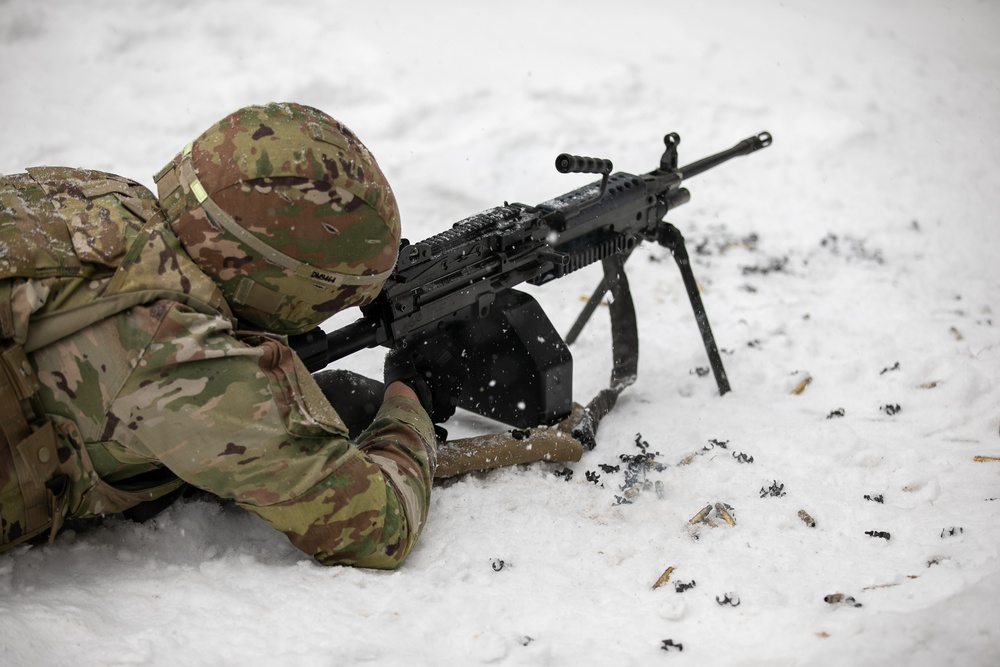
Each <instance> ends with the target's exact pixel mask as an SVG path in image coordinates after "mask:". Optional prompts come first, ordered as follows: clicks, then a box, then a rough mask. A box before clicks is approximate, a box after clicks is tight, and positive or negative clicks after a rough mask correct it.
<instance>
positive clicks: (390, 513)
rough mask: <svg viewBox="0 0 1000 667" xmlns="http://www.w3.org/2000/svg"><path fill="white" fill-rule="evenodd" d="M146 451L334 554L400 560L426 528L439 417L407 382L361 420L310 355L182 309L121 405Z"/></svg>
mask: <svg viewBox="0 0 1000 667" xmlns="http://www.w3.org/2000/svg"><path fill="white" fill-rule="evenodd" d="M113 410H114V411H115V413H116V414H115V418H116V419H117V420H119V422H120V424H121V425H120V427H119V428H118V430H119V431H122V432H123V433H127V434H128V435H127V436H123V438H125V437H127V438H128V441H129V446H130V447H132V448H133V449H135V450H136V452H137V453H140V454H143V455H146V456H150V457H151V458H154V459H156V460H158V461H159V462H161V463H162V464H163V465H165V466H166V467H167V468H169V469H170V470H171V471H173V472H174V473H175V474H176V475H177V476H179V477H181V478H182V479H184V480H185V481H187V482H189V483H191V484H193V485H195V486H197V487H199V488H202V489H205V490H206V491H209V492H211V493H214V494H216V495H219V496H221V497H224V498H231V499H233V500H235V501H236V502H237V504H239V505H240V506H242V507H244V508H246V509H248V510H250V511H251V512H253V513H255V514H257V515H258V516H260V517H262V518H263V519H264V520H265V521H267V522H268V523H269V524H271V525H272V526H274V527H275V528H277V529H278V530H281V531H282V532H284V533H285V534H286V535H287V536H288V538H289V540H291V542H292V543H293V544H294V545H295V546H296V547H298V548H299V549H301V550H303V551H304V552H306V553H308V554H310V555H312V556H314V557H315V558H316V559H317V560H318V561H320V562H322V563H324V564H350V565H359V566H366V567H378V568H392V567H396V566H398V565H399V564H400V563H401V562H402V561H403V560H404V559H405V557H406V555H407V554H408V553H409V551H410V549H412V547H413V544H414V542H415V540H416V538H417V536H418V535H419V533H420V531H421V529H422V528H423V525H424V521H425V520H426V515H427V507H428V504H429V502H430V487H431V481H432V474H433V465H434V445H433V442H434V439H433V438H434V436H433V426H432V425H431V423H430V420H429V419H428V417H427V415H426V413H425V412H424V411H423V410H422V409H421V408H420V406H419V403H417V401H415V400H413V398H412V397H409V396H407V395H405V392H402V393H399V392H398V390H397V389H393V390H391V391H390V392H388V393H387V398H386V400H385V402H384V404H383V405H382V407H381V409H380V410H379V412H378V413H377V415H376V417H375V419H374V421H373V422H372V425H371V426H370V427H369V428H368V429H367V430H366V431H365V432H364V433H362V435H361V436H359V438H358V439H357V443H356V444H355V443H351V442H350V441H349V440H348V437H347V430H346V428H345V427H344V426H343V423H342V422H341V421H340V419H339V418H338V417H337V415H336V413H335V412H333V409H332V408H331V407H330V405H329V403H328V402H327V401H326V399H325V398H324V397H323V396H322V392H320V390H319V388H318V387H317V386H316V385H315V382H314V380H313V379H312V377H311V376H310V375H309V373H308V372H307V371H306V369H305V367H304V366H302V364H301V362H299V361H298V358H297V357H296V356H295V355H294V353H292V351H291V350H290V349H289V348H287V347H286V346H284V345H282V344H280V343H279V342H277V341H275V340H261V341H255V342H254V344H247V343H245V342H241V341H239V340H237V339H236V338H235V337H234V336H233V335H232V332H231V331H230V330H229V328H228V326H227V323H226V321H225V320H222V319H218V318H208V317H205V316H203V315H198V314H195V313H191V312H188V311H185V310H184V309H181V308H173V309H172V312H171V313H170V314H169V315H168V316H167V317H166V318H165V319H164V320H163V324H162V325H161V326H160V328H159V330H158V331H157V333H156V335H155V336H154V341H153V342H152V343H151V344H150V345H149V347H148V348H147V350H146V352H145V354H144V356H143V360H142V362H141V363H140V364H139V366H138V367H137V368H136V370H135V371H134V374H133V376H132V377H131V378H130V379H129V381H128V382H127V383H126V384H125V386H124V388H123V389H122V391H121V393H120V394H119V396H118V397H117V399H116V400H115V403H114V407H113Z"/></svg>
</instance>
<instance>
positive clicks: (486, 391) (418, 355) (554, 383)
mask: <svg viewBox="0 0 1000 667" xmlns="http://www.w3.org/2000/svg"><path fill="white" fill-rule="evenodd" d="M664 144H665V145H666V149H665V150H664V152H663V155H662V157H661V158H660V166H659V167H658V168H657V169H654V170H653V171H651V172H649V173H646V174H642V175H638V176H637V175H633V174H628V173H623V172H616V173H612V163H611V161H610V160H602V159H595V158H589V157H580V156H575V155H569V154H565V153H564V154H562V155H560V156H559V157H557V158H556V169H558V170H559V171H560V172H562V173H589V174H600V176H601V180H600V181H599V182H595V183H592V184H590V185H587V186H585V187H582V188H579V189H577V190H573V191H572V192H568V193H566V194H564V195H561V196H559V197H556V198H555V199H551V200H549V201H546V202H543V203H541V204H538V205H537V206H528V205H525V204H516V203H515V204H508V203H504V205H503V206H498V207H496V208H492V209H489V210H487V211H485V212H483V213H479V214H477V215H473V216H471V217H469V218H466V219H465V220H462V221H461V222H458V223H456V224H455V225H454V226H453V227H452V228H451V229H449V230H447V231H445V232H442V233H440V234H437V235H435V236H432V237H430V238H428V239H425V240H423V241H421V242H419V243H414V244H410V243H409V242H408V241H406V240H405V239H404V240H403V241H402V243H401V247H400V251H399V259H398V261H397V263H396V267H395V270H394V271H393V273H392V275H391V277H390V278H389V279H388V281H387V282H386V284H385V286H384V288H383V289H382V292H381V293H380V294H379V296H378V297H377V298H376V299H375V301H374V302H372V303H371V304H369V305H368V306H366V307H364V308H362V313H363V315H364V316H363V317H362V318H361V319H359V320H357V321H356V322H354V323H352V324H349V325H347V326H345V327H343V328H341V329H338V330H336V331H333V332H330V333H324V332H323V331H321V330H318V329H317V330H315V331H312V332H309V333H306V334H301V335H298V336H292V337H290V339H289V342H290V344H291V345H292V347H293V348H294V349H295V350H296V352H297V353H298V355H299V356H300V357H301V358H302V360H303V362H304V363H305V365H306V367H307V368H308V369H309V370H310V371H312V372H316V371H318V370H321V369H323V368H325V367H326V366H327V365H328V364H329V363H331V362H333V361H336V360H338V359H342V358H344V357H346V356H347V355H350V354H352V353H354V352H357V351H359V350H361V349H363V348H366V347H374V346H377V345H383V346H386V347H397V346H400V345H405V346H407V347H408V348H409V349H410V350H411V351H412V355H413V357H414V359H415V363H416V365H417V368H418V369H419V370H420V371H421V372H423V373H426V374H427V376H428V378H430V379H431V380H432V382H431V384H432V386H433V387H434V389H435V391H437V392H442V391H443V392H445V393H446V395H447V399H448V400H447V403H448V406H447V410H445V412H444V413H443V414H436V415H433V417H434V418H435V421H443V420H444V419H447V418H448V417H449V416H450V415H451V413H453V412H454V408H455V407H462V408H465V409H467V410H470V411H472V412H474V413H477V414H480V415H483V416H486V417H490V418H492V419H495V420H497V421H500V422H503V423H505V424H509V425H511V426H514V427H517V428H528V427H531V426H537V425H548V424H554V423H556V422H558V421H560V420H562V419H564V418H566V417H567V416H568V415H569V414H570V412H571V410H572V407H573V398H572V387H573V378H572V373H573V359H572V356H571V354H570V351H569V347H568V346H569V345H571V344H572V343H573V341H574V340H575V339H576V338H577V336H578V335H579V334H580V332H581V331H582V329H583V327H584V326H585V325H586V323H587V322H588V320H589V318H590V316H591V315H592V314H593V312H594V310H595V309H596V307H597V305H598V304H599V303H600V302H601V301H602V299H603V298H604V297H605V295H606V294H607V293H609V292H610V293H611V297H612V298H611V302H610V304H609V305H610V314H611V322H612V327H611V333H612V353H613V367H612V372H611V382H610V384H609V386H608V387H607V388H606V389H604V390H602V391H601V392H600V393H599V394H598V395H597V396H596V397H595V398H594V399H593V400H591V401H590V402H589V403H588V404H587V405H586V409H585V411H584V414H583V416H582V419H581V420H580V422H579V424H578V425H577V427H576V429H575V430H574V433H573V434H574V436H575V437H577V438H578V439H580V440H581V441H582V442H584V443H585V444H588V445H590V446H593V442H594V434H595V433H596V429H597V424H598V422H599V421H600V419H601V418H602V417H603V416H604V415H606V414H607V413H608V411H610V410H611V408H612V407H613V406H614V404H615V402H616V400H617V398H618V395H619V394H620V393H621V392H622V390H624V389H625V388H626V387H627V386H629V385H630V384H632V383H633V382H634V381H635V377H636V372H637V367H638V359H639V339H638V333H637V327H636V317H635V308H634V305H633V303H632V297H631V293H630V291H629V285H628V280H627V278H626V276H625V270H624V265H625V261H626V260H627V259H628V257H629V255H630V254H631V253H632V251H633V250H634V249H635V248H636V247H638V246H639V244H641V243H642V242H643V241H652V242H656V243H659V244H660V245H662V246H664V247H666V248H668V249H669V250H670V251H671V252H672V253H673V256H674V259H675V261H676V262H677V266H678V268H679V269H680V272H681V277H682V278H683V281H684V286H685V289H686V291H687V294H688V298H689V299H690V301H691V306H692V308H693V309H694V314H695V319H696V320H697V323H698V328H699V330H700V332H701V336H702V340H703V342H704V344H705V351H706V352H707V353H708V358H709V362H710V365H711V368H712V371H713V373H714V375H715V380H716V383H717V385H718V388H719V392H720V394H725V393H726V392H727V391H729V380H728V379H727V377H726V372H725V369H724V368H723V366H722V359H721V357H720V356H719V350H718V348H717V347H716V344H715V339H714V338H713V336H712V329H711V326H710V325H709V322H708V317H707V315H706V314H705V308H704V306H703V305H702V301H701V296H700V295H699V293H698V286H697V283H696V282H695V278H694V274H693V272H692V271H691V264H690V261H689V259H688V254H687V249H686V247H685V245H684V237H683V236H682V235H681V233H680V231H679V230H678V229H677V228H676V227H674V226H673V225H672V224H670V223H668V222H666V221H664V220H663V217H664V216H665V215H666V214H667V213H668V212H669V211H671V210H673V209H674V208H676V207H678V206H680V205H682V204H684V203H686V202H688V201H689V200H690V198H691V194H690V192H689V191H688V190H687V189H686V188H684V187H682V184H683V183H684V182H685V181H686V180H687V179H689V178H691V177H692V176H697V175H698V174H701V173H702V172H704V171H707V170H708V169H711V168H713V167H715V166H718V165H720V164H722V163H723V162H725V161H727V160H729V159H731V158H734V157H737V156H740V155H746V154H748V153H751V152H753V151H756V150H758V149H761V148H765V147H767V146H769V145H771V135H770V134H769V133H768V132H761V133H760V134H758V135H756V136H753V137H749V138H747V139H744V140H743V141H741V142H739V143H738V144H736V145H735V146H733V147H732V148H730V149H728V150H725V151H722V152H720V153H716V154H715V155H711V156H709V157H706V158H704V159H701V160H698V161H696V162H693V163H691V164H689V165H686V166H684V167H678V165H677V160H678V158H677V147H678V145H679V144H680V136H679V135H677V134H676V133H671V134H668V135H666V137H664ZM598 261H600V262H602V264H603V269H604V276H603V278H602V280H601V282H600V284H599V285H598V286H597V289H596V290H595V291H594V293H593V295H592V296H591V297H590V299H589V300H588V301H587V303H586V304H585V306H584V308H583V310H582V312H581V313H580V315H579V317H578V318H577V320H576V322H575V323H574V325H573V327H572V328H571V329H570V331H569V333H568V334H567V336H566V337H565V339H564V338H563V337H562V336H560V335H559V334H558V333H557V332H556V330H555V328H554V327H553V325H552V323H551V322H550V321H549V319H548V317H546V315H545V313H544V312H543V310H542V308H541V307H540V306H539V304H538V303H537V302H536V301H535V299H534V298H532V297H531V296H530V295H528V294H526V293H525V292H522V291H518V290H515V289H512V288H514V287H515V286H517V285H519V284H521V283H530V284H533V285H543V284H545V283H548V282H550V281H552V280H556V279H558V278H562V277H563V276H565V275H567V274H569V273H572V272H573V271H576V270H577V269H580V268H583V267H585V266H588V265H590V264H593V263H595V262H598Z"/></svg>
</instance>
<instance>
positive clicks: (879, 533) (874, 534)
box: [865, 530, 892, 542]
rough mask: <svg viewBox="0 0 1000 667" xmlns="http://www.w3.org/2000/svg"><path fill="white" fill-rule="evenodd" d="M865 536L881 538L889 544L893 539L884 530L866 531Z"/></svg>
mask: <svg viewBox="0 0 1000 667" xmlns="http://www.w3.org/2000/svg"><path fill="white" fill-rule="evenodd" d="M865 535H868V536H869V537H880V538H882V539H883V540H885V541H886V542H888V541H889V540H890V539H891V538H892V535H890V534H889V533H887V532H885V531H884V530H866V531H865Z"/></svg>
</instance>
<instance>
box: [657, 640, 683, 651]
mask: <svg viewBox="0 0 1000 667" xmlns="http://www.w3.org/2000/svg"><path fill="white" fill-rule="evenodd" d="M660 648H661V649H663V650H664V651H669V650H670V649H672V648H675V649H677V650H678V651H683V650H684V644H675V643H674V640H673V639H664V640H663V643H662V644H661V645H660Z"/></svg>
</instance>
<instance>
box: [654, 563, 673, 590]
mask: <svg viewBox="0 0 1000 667" xmlns="http://www.w3.org/2000/svg"><path fill="white" fill-rule="evenodd" d="M673 571H674V566H673V565H671V566H670V567H668V568H667V569H666V570H664V571H663V574H661V575H660V578H659V579H657V580H656V583H655V584H653V590H654V591H655V590H656V589H657V588H659V587H660V586H662V585H663V584H665V583H667V581H668V580H669V579H670V573H671V572H673Z"/></svg>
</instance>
